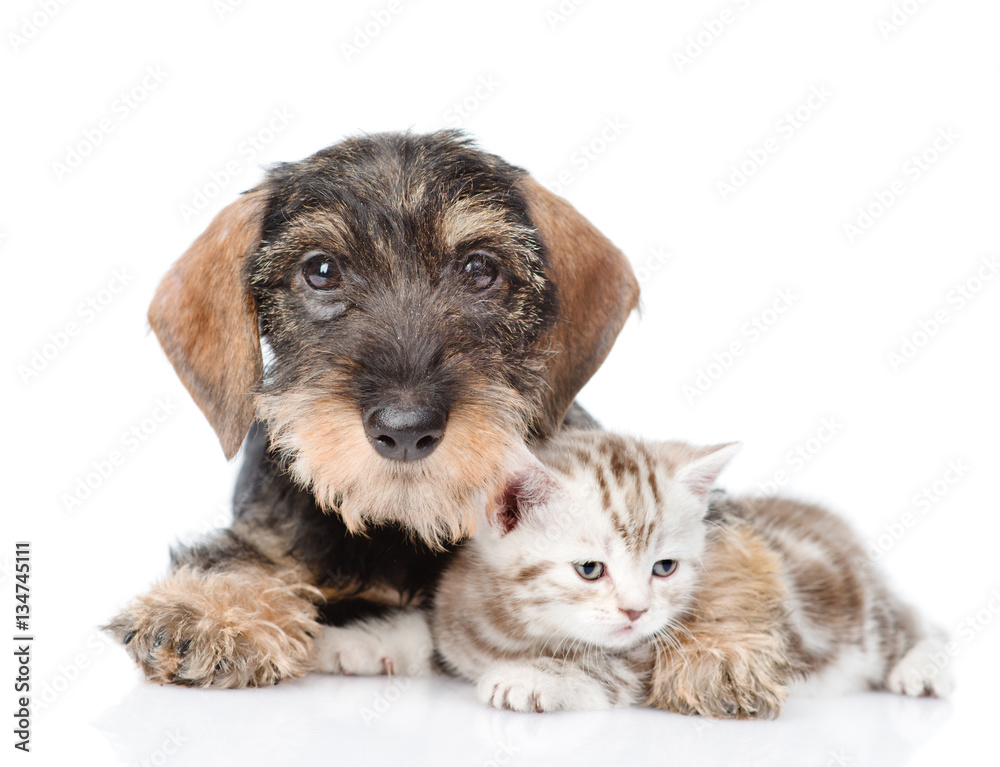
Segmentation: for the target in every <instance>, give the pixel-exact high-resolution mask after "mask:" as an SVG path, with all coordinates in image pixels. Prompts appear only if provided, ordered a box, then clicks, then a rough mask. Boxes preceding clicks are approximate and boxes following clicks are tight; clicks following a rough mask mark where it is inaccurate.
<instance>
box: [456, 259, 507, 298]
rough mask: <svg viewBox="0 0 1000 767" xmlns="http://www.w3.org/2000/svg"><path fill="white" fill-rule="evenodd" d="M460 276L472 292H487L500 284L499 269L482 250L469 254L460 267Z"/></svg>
mask: <svg viewBox="0 0 1000 767" xmlns="http://www.w3.org/2000/svg"><path fill="white" fill-rule="evenodd" d="M462 275H463V276H464V277H465V279H466V280H467V281H468V284H469V287H471V288H472V289H473V290H489V289H490V288H492V287H494V286H496V285H499V284H500V283H501V282H502V277H501V274H500V267H499V266H497V262H496V261H494V260H493V257H492V256H490V254H489V253H486V252H485V251H482V250H477V251H474V252H473V253H471V254H469V256H468V257H466V259H465V263H464V264H463V265H462Z"/></svg>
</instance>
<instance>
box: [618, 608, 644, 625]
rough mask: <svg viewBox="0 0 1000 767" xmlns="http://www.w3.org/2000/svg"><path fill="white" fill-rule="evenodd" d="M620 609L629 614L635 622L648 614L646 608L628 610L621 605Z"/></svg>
mask: <svg viewBox="0 0 1000 767" xmlns="http://www.w3.org/2000/svg"><path fill="white" fill-rule="evenodd" d="M618 609H619V610H620V611H621V612H623V613H625V614H626V615H627V616H628V619H629V620H630V621H632V622H633V623H635V622H636V621H637V620H639V618H641V617H642V616H643V615H645V614H646V611H645V610H626V609H625V608H624V607H619V608H618Z"/></svg>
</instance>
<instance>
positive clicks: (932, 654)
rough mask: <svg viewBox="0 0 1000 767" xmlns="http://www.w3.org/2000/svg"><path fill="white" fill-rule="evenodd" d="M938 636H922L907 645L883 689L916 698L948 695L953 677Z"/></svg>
mask: <svg viewBox="0 0 1000 767" xmlns="http://www.w3.org/2000/svg"><path fill="white" fill-rule="evenodd" d="M945 647H946V643H945V642H944V641H943V640H940V639H923V640H921V641H919V642H917V643H916V644H915V645H914V646H913V647H911V648H910V650H909V652H907V653H906V655H904V656H903V657H902V659H900V661H899V663H897V664H896V665H895V666H894V667H893V669H892V671H890V672H889V676H888V678H887V679H886V683H885V686H886V689H887V690H889V691H890V692H895V693H899V694H900V695H910V696H912V697H915V698H928V697H930V698H941V697H944V696H946V695H949V694H950V693H951V691H952V688H953V687H954V679H953V677H952V673H951V669H950V668H949V663H948V661H949V660H950V657H949V655H948V653H947V651H946V650H945Z"/></svg>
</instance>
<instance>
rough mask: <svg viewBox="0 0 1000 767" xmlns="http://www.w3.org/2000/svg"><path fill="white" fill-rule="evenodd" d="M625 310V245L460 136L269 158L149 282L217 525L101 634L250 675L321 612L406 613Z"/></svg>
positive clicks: (202, 676) (571, 411)
mask: <svg viewBox="0 0 1000 767" xmlns="http://www.w3.org/2000/svg"><path fill="white" fill-rule="evenodd" d="M637 300H638V285H637V283H636V280H635V277H634V275H633V273H632V270H631V268H630V267H629V264H628V261H627V260H626V259H625V257H624V256H623V255H622V253H621V252H620V251H619V250H618V249H617V248H615V247H614V245H612V244H611V242H609V241H608V240H607V239H606V238H605V237H604V236H603V235H602V234H601V233H600V232H599V231H598V230H597V229H596V228H595V227H594V226H593V225H592V224H590V223H589V222H588V221H587V220H586V219H585V218H583V216H581V215H580V214H579V213H578V212H577V211H576V210H574V209H573V207H572V206H570V205H569V203H567V202H566V201H565V200H563V199H562V198H560V197H557V196H556V195H554V194H552V193H551V192H549V191H548V190H546V189H545V188H544V187H543V186H542V185H540V184H539V183H538V182H537V181H535V180H534V179H533V178H532V177H531V176H530V175H528V174H527V173H526V172H525V171H523V170H521V169H519V168H516V167H514V166H512V165H510V164H508V163H506V162H504V161H503V160H501V159H500V158H498V157H496V156H494V155H490V154H487V153H485V152H483V151H480V150H479V149H477V148H476V147H475V146H473V145H472V143H471V142H470V141H469V140H467V139H466V138H465V137H463V136H462V135H461V134H460V133H458V132H454V131H443V132H438V133H431V134H427V135H416V134H410V133H389V134H379V135H366V136H361V137H357V138H350V139H347V140H345V141H342V142H340V143H338V144H336V145H334V146H332V147H329V148H328V149H324V150H322V151H320V152H318V153H316V154H315V155H313V156H311V157H309V158H307V159H305V160H303V161H301V162H293V163H285V164H281V165H278V166H277V167H274V168H273V169H271V170H270V171H269V172H268V174H267V176H266V178H265V179H264V180H263V181H262V182H261V183H260V184H259V185H258V186H256V187H254V188H253V189H251V190H250V191H248V192H246V193H245V194H243V195H242V196H241V197H240V199H238V200H237V201H236V202H234V203H232V204H231V205H229V206H228V207H227V208H225V209H224V210H223V211H222V212H221V213H219V214H218V216H217V217H216V218H215V219H214V220H213V221H212V222H211V224H210V225H209V226H208V228H207V229H206V230H205V232H204V233H203V234H202V235H201V236H200V237H199V238H198V239H197V240H196V241H195V242H194V244H193V245H192V246H191V247H190V249H189V250H188V251H187V252H186V253H185V254H184V255H183V256H182V257H181V258H180V259H179V260H178V261H177V262H176V264H175V265H174V266H173V268H172V269H171V270H170V272H169V273H168V274H167V276H166V277H165V278H164V279H163V281H162V283H161V285H160V287H159V289H158V290H157V293H156V295H155V298H154V300H153V303H152V306H151V307H150V311H149V320H150V324H151V325H152V328H153V330H154V331H155V333H156V336H157V338H158V339H159V341H160V343H161V344H162V346H163V349H164V350H165V352H166V354H167V357H168V358H169V360H170V362H171V363H172V364H173V366H174V368H175V370H176V371H177V374H178V375H179V376H180V378H181V380H182V381H183V383H184V385H185V386H186V388H187V389H188V391H189V392H190V394H191V396H192V397H193V399H194V400H195V402H196V403H197V404H198V406H199V407H200V408H201V410H202V411H203V413H204V414H205V416H206V417H207V418H208V420H209V422H210V423H211V425H212V426H213V428H214V429H215V431H216V433H217V434H218V436H219V440H220V442H221V444H222V448H223V451H224V452H225V454H226V457H227V458H232V457H233V456H234V455H235V454H236V453H237V451H238V450H239V449H240V447H241V446H243V448H244V459H243V460H244V463H243V468H242V471H241V475H240V478H239V481H238V485H237V489H236V494H235V499H234V519H233V523H232V525H231V527H230V528H228V529H226V530H224V531H221V532H219V533H217V534H214V535H212V536H211V537H209V538H208V539H206V540H203V541H200V542H198V543H197V544H195V545H193V546H188V547H181V548H177V549H175V550H173V551H172V565H171V569H170V572H169V574H168V575H167V576H166V577H165V578H164V579H163V580H162V581H160V582H159V583H157V584H156V585H154V587H153V588H152V589H151V590H150V591H149V592H147V593H146V594H144V595H142V596H140V597H138V598H137V599H136V600H135V601H134V602H133V603H131V604H130V605H128V606H127V607H126V608H125V609H124V611H123V612H122V613H121V614H120V615H118V616H117V617H115V618H114V619H113V620H112V621H111V622H110V624H109V626H108V627H107V628H108V629H109V630H110V631H111V632H112V633H113V634H114V636H115V637H116V638H117V639H118V640H119V641H121V642H122V643H123V644H124V645H125V647H126V649H127V651H128V653H129V654H130V655H131V657H132V658H133V659H134V660H135V661H136V662H137V663H138V665H139V666H140V668H141V669H142V670H143V672H144V673H145V675H146V677H147V678H148V679H149V680H151V681H154V682H159V683H171V684H179V685H190V686H198V687H207V686H215V687H254V686H259V685H269V684H274V683H276V682H278V681H279V680H281V679H284V678H289V677H297V676H300V675H302V674H303V673H306V672H307V671H309V670H311V669H313V668H315V657H314V655H315V645H316V643H315V640H316V637H317V636H318V634H319V632H320V630H321V626H322V625H323V624H342V623H344V622H349V621H350V620H353V619H355V618H357V617H367V616H370V615H371V614H372V613H374V612H377V611H379V610H385V609H391V608H392V607H393V606H396V607H398V606H400V605H404V604H411V605H412V604H419V603H420V602H421V601H422V600H424V599H425V598H426V596H427V595H428V594H429V593H430V592H431V591H432V590H433V588H434V585H435V582H436V579H437V576H438V574H439V573H440V571H441V570H442V568H443V566H444V564H445V563H446V562H447V560H448V557H449V556H450V554H451V552H452V551H453V550H454V548H455V547H456V546H457V545H459V544H460V542H461V540H462V539H463V538H464V537H466V536H467V535H468V534H469V533H470V532H471V530H472V526H473V520H474V519H475V516H476V510H477V509H479V508H483V507H484V505H485V504H486V503H487V501H488V500H489V499H490V498H491V497H492V496H493V495H494V494H495V493H497V492H498V490H499V487H500V486H501V484H502V482H503V479H504V476H505V473H506V471H507V468H508V467H509V466H511V465H512V464H513V463H514V462H515V461H516V459H517V458H518V456H519V455H520V454H521V453H522V452H523V451H524V450H526V449H527V448H526V447H525V445H526V443H529V442H530V441H532V440H540V439H544V438H545V437H546V435H548V434H550V433H552V431H553V430H555V429H557V428H559V427H560V425H561V424H562V423H563V422H564V420H566V419H568V420H569V421H571V422H573V423H575V424H577V425H579V424H581V423H584V422H586V420H587V418H588V417H587V416H586V414H584V413H583V412H582V411H581V410H579V409H578V408H577V407H576V406H574V405H573V400H574V397H575V396H576V394H577V392H578V391H579V390H580V388H581V387H582V386H583V385H584V384H585V383H586V382H587V380H588V379H589V378H590V376H591V375H592V374H593V373H594V371H595V370H596V369H597V367H598V366H599V365H600V364H601V362H602V361H603V360H604V358H605V356H606V355H607V353H608V351H609V350H610V348H611V346H612V344H613V342H614V340H615V338H616V336H617V335H618V333H619V331H620V330H621V328H622V325H623V324H624V322H625V320H626V318H627V317H628V315H629V313H630V312H631V310H632V309H633V308H634V307H635V306H636V303H637Z"/></svg>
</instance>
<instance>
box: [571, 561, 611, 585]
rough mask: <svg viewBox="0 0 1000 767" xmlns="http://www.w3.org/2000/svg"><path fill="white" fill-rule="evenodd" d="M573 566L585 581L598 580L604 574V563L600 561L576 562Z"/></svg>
mask: <svg viewBox="0 0 1000 767" xmlns="http://www.w3.org/2000/svg"><path fill="white" fill-rule="evenodd" d="M573 567H575V568H576V571H577V572H578V573H579V574H580V577H581V578H583V579H584V580H585V581H596V580H597V579H598V578H600V577H601V576H602V575H604V565H603V564H602V563H600V562H574V563H573Z"/></svg>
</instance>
